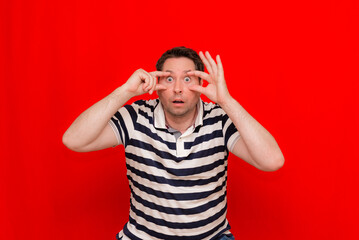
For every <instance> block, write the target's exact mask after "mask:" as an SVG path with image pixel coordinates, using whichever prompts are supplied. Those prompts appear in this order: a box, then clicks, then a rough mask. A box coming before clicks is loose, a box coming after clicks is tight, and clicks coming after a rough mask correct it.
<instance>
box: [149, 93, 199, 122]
mask: <svg viewBox="0 0 359 240" xmlns="http://www.w3.org/2000/svg"><path fill="white" fill-rule="evenodd" d="M153 116H154V119H153V122H154V126H155V128H160V129H167V127H166V118H165V112H164V110H163V107H162V103H161V101H160V100H159V99H158V104H157V105H156V107H155V109H154V111H153ZM200 125H203V102H202V99H199V100H198V103H197V116H196V120H195V122H194V127H197V126H200Z"/></svg>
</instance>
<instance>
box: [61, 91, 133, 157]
mask: <svg viewBox="0 0 359 240" xmlns="http://www.w3.org/2000/svg"><path fill="white" fill-rule="evenodd" d="M130 98H131V97H130V96H128V93H127V92H126V90H125V88H124V85H123V86H121V87H119V88H117V89H116V90H115V91H113V92H112V93H111V94H109V95H108V96H107V97H105V98H103V99H102V100H100V101H99V102H97V103H95V104H94V105H92V106H91V107H90V108H88V109H87V110H86V111H84V112H83V113H82V114H81V115H80V116H79V117H78V118H77V119H76V120H75V121H74V122H73V123H72V124H71V126H70V127H69V128H68V130H67V131H66V132H65V134H64V135H63V143H64V144H65V145H66V146H67V147H69V148H71V149H73V150H75V149H81V148H82V147H84V146H86V145H88V144H90V143H91V142H93V141H94V140H96V139H97V137H98V136H99V135H100V134H101V132H102V131H103V130H104V128H105V127H106V125H107V123H108V121H109V120H110V119H111V117H112V116H113V115H114V114H115V113H116V112H117V111H118V109H119V108H120V107H122V106H123V105H124V104H125V103H126V102H127V101H128V100H129V99H130Z"/></svg>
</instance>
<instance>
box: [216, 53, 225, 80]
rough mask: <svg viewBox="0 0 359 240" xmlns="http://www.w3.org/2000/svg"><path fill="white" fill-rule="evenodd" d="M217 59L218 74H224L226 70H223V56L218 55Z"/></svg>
mask: <svg viewBox="0 0 359 240" xmlns="http://www.w3.org/2000/svg"><path fill="white" fill-rule="evenodd" d="M216 60H217V64H218V76H224V70H223V65H222V61H221V57H220V56H219V55H217V57H216Z"/></svg>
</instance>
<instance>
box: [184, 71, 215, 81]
mask: <svg viewBox="0 0 359 240" xmlns="http://www.w3.org/2000/svg"><path fill="white" fill-rule="evenodd" d="M187 74H188V75H189V76H196V77H199V78H201V79H204V80H206V81H207V82H209V83H212V82H213V80H212V78H211V76H210V75H209V74H208V73H205V72H202V71H190V72H187Z"/></svg>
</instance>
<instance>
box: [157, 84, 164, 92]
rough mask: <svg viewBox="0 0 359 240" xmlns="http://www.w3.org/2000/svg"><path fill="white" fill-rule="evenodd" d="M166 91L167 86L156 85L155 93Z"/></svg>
mask: <svg viewBox="0 0 359 240" xmlns="http://www.w3.org/2000/svg"><path fill="white" fill-rule="evenodd" d="M166 89H167V88H166V87H165V86H163V85H162V84H156V87H155V91H158V90H166Z"/></svg>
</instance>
